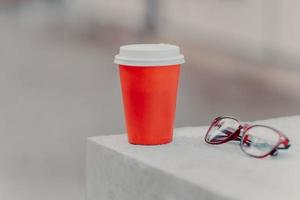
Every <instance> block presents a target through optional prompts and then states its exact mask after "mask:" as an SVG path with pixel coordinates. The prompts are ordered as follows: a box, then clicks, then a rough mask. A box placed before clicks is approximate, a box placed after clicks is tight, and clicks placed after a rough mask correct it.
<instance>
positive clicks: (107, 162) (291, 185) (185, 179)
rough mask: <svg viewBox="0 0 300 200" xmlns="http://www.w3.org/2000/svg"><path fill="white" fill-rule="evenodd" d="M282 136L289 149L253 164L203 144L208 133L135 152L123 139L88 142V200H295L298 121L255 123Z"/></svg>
mask: <svg viewBox="0 0 300 200" xmlns="http://www.w3.org/2000/svg"><path fill="white" fill-rule="evenodd" d="M256 123H260V124H267V125H270V126H274V127H276V128H278V129H279V130H282V131H283V132H284V133H285V134H286V135H287V136H288V137H289V138H290V140H291V144H292V147H291V148H290V149H288V150H287V151H283V150H282V151H280V153H279V155H278V157H267V158H265V159H256V158H252V157H249V156H248V155H246V154H245V153H243V152H242V151H241V149H240V147H239V145H238V144H236V143H235V142H230V143H227V144H224V145H220V146H213V145H209V144H206V143H205V142H204V135H205V132H206V130H207V127H184V128H178V129H175V138H174V142H173V143H171V144H168V145H161V146H134V145H130V144H128V143H127V138H126V135H124V134H123V135H112V136H99V137H91V138H89V139H88V142H87V168H86V170H87V180H86V186H87V199H88V200H96V199H97V200H99V199H103V200H104V199H105V200H112V199H114V200H121V199H122V200H129V199H130V200H132V199H143V200H150V199H151V200H153V199H156V200H162V199H164V200H171V199H172V200H177V199H178V200H179V199H181V200H182V199H185V200H196V199H201V200H206V199H210V200H212V199H219V200H221V199H222V200H223V199H239V200H253V199H255V200H282V199H288V200H298V199H300V193H299V187H298V186H299V180H300V172H299V169H300V157H299V154H297V152H299V150H300V149H299V145H300V135H299V130H300V116H292V117H285V118H276V119H270V120H263V121H258V122H256Z"/></svg>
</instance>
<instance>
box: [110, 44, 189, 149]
mask: <svg viewBox="0 0 300 200" xmlns="http://www.w3.org/2000/svg"><path fill="white" fill-rule="evenodd" d="M114 62H115V63H116V64H119V73H120V81H121V89H122V97H123V105H124V113H125V120H126V129H127V134H128V141H129V143H131V144H139V145H159V144H166V143H169V142H171V141H172V139H173V126H174V119H175V111H176V97H177V88H178V81H179V74H180V65H181V64H183V63H184V56H183V55H182V54H181V53H180V49H179V47H178V46H175V45H170V44H133V45H126V46H121V47H120V52H119V54H118V55H116V56H115V61H114Z"/></svg>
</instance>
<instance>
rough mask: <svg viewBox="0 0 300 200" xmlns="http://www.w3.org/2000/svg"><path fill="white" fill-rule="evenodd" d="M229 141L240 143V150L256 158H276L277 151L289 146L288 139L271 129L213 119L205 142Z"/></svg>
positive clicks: (231, 120)
mask: <svg viewBox="0 0 300 200" xmlns="http://www.w3.org/2000/svg"><path fill="white" fill-rule="evenodd" d="M231 140H235V141H240V146H241V149H242V150H243V151H244V152H245V153H246V154H248V155H250V156H253V157H256V158H264V157H266V156H268V155H271V156H276V155H277V154H278V151H277V150H278V149H288V148H289V147H290V146H291V145H290V143H289V139H288V138H287V137H286V136H285V135H284V134H283V133H281V132H280V131H278V130H276V129H274V128H272V127H269V126H265V125H249V124H244V125H241V123H240V122H239V120H238V119H236V118H234V117H230V116H222V117H217V118H216V119H214V120H213V122H212V124H211V125H210V127H209V129H208V131H207V133H206V135H205V142H207V143H208V144H215V145H217V144H223V143H226V142H228V141H231Z"/></svg>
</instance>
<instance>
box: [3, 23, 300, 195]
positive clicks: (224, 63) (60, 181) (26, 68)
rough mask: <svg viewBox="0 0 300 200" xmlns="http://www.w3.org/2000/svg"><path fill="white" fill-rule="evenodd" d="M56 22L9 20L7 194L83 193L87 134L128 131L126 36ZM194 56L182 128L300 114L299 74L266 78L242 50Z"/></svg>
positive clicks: (185, 73)
mask: <svg viewBox="0 0 300 200" xmlns="http://www.w3.org/2000/svg"><path fill="white" fill-rule="evenodd" d="M53 30H55V29H49V30H48V29H43V30H35V31H33V30H31V29H30V28H28V27H18V26H12V25H3V26H1V30H0V44H1V45H0V92H1V93H0V94H1V98H0V158H1V162H0V199H22V200H40V199H56V200H66V199H72V200H76V199H84V163H85V159H84V157H85V139H86V137H88V136H94V135H99V134H112V133H115V134H117V133H120V132H124V124H123V114H122V107H121V99H120V88H119V79H118V71H117V68H116V66H115V65H114V64H113V62H112V60H113V56H114V54H115V53H116V51H117V46H118V45H119V44H116V43H114V44H112V45H110V44H109V41H108V42H107V41H106V40H105V39H104V40H103V38H102V40H101V38H100V40H99V41H98V42H95V41H97V39H94V40H91V41H90V40H87V41H86V40H84V41H82V40H77V39H78V38H77V36H74V37H73V36H71V35H70V37H69V35H68V33H58V32H57V31H53ZM104 37H105V35H104ZM108 38H109V37H108ZM120 41H122V40H120ZM183 46H184V45H183ZM184 49H186V52H188V46H184ZM186 56H187V64H186V65H184V67H183V68H182V76H181V85H180V95H179V99H178V112H177V120H176V126H177V127H180V126H188V125H204V124H207V123H208V122H209V121H210V120H211V119H212V118H213V117H215V116H217V115H221V114H231V115H236V116H237V117H240V118H242V119H243V120H254V119H255V120H256V119H263V118H269V117H276V116H282V115H292V114H299V113H300V97H299V94H298V93H297V92H295V91H296V90H295V86H293V85H292V84H291V82H289V81H287V80H294V82H295V83H297V81H298V80H299V74H297V73H285V72H282V73H278V70H277V71H276V70H275V71H271V74H269V73H270V71H269V68H266V69H265V68H261V70H262V71H264V72H268V74H269V75H270V76H267V77H265V76H262V75H261V74H262V73H261V70H257V67H256V68H253V70H252V69H251V68H249V66H247V68H245V70H243V69H244V68H242V67H243V66H239V63H240V61H238V59H237V60H235V59H232V58H231V59H224V57H220V56H214V53H211V52H206V51H199V54H198V56H197V55H196V56H193V55H192V54H188V55H186ZM225 58H226V57H225ZM228 60H230V62H229V61H228ZM232 60H233V61H232ZM245 65H246V64H245ZM249 69H251V70H250V71H249ZM273 74H274V77H276V78H274V79H276V81H275V80H274V82H273V81H272V80H273ZM283 74H284V75H283ZM289 74H294V75H293V76H292V75H291V78H289V77H288V75H289ZM295 74H296V76H295ZM283 76H284V77H283ZM280 83H282V84H280ZM292 83H293V82H292ZM297 87H298V86H297Z"/></svg>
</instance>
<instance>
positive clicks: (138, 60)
mask: <svg viewBox="0 0 300 200" xmlns="http://www.w3.org/2000/svg"><path fill="white" fill-rule="evenodd" d="M184 62H185V61H184V56H183V55H182V54H180V50H179V47H178V46H175V45H171V44H132V45H125V46H121V47H120V53H119V54H118V55H116V56H115V63H116V64H122V65H129V66H162V65H174V64H182V63H184Z"/></svg>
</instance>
